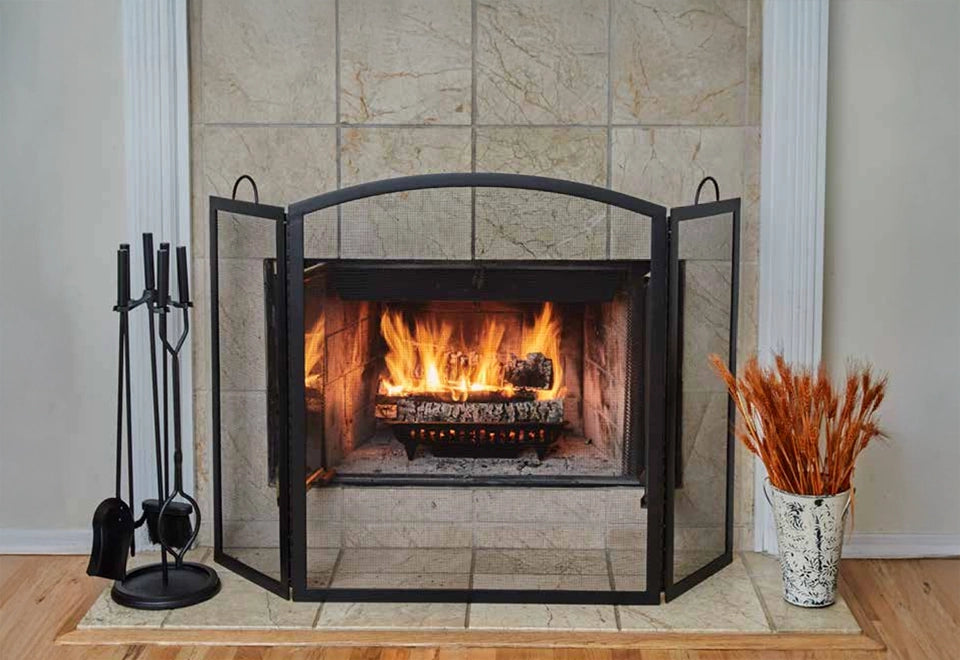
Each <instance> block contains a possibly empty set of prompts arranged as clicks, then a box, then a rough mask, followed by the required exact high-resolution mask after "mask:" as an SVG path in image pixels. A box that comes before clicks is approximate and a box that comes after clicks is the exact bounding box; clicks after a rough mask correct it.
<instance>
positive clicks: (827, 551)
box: [766, 479, 850, 607]
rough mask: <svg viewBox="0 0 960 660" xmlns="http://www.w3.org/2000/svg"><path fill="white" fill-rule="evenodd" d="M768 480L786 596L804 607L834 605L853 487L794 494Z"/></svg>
mask: <svg viewBox="0 0 960 660" xmlns="http://www.w3.org/2000/svg"><path fill="white" fill-rule="evenodd" d="M766 485H767V486H768V488H769V490H768V492H767V499H768V500H770V504H771V506H772V507H773V516H774V519H775V520H776V521H777V545H778V546H779V550H780V569H781V571H782V572H783V598H784V599H785V600H786V601H787V602H788V603H792V604H794V605H799V606H800V607H826V606H827V605H832V604H833V603H834V601H835V600H836V598H837V577H838V573H839V570H840V553H841V551H842V550H843V530H844V527H845V523H846V519H847V509H848V508H849V506H850V491H849V490H848V491H845V492H843V493H838V494H836V495H795V494H793V493H788V492H786V491H783V490H780V489H779V488H776V487H775V486H773V485H772V484H770V481H769V479H768V480H767V484H766ZM771 492H772V495H771Z"/></svg>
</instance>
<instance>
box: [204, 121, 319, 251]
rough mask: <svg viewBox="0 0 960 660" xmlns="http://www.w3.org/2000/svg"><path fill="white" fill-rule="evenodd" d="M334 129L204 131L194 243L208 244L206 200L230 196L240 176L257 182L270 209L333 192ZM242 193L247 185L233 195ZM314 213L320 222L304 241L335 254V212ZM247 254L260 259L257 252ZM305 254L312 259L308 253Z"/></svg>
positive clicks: (245, 194)
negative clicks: (245, 176)
mask: <svg viewBox="0 0 960 660" xmlns="http://www.w3.org/2000/svg"><path fill="white" fill-rule="evenodd" d="M335 131H336V129H335V128H325V127H314V126H206V127H204V128H203V138H202V149H203V156H202V157H203V163H202V177H201V179H200V181H199V182H197V181H195V190H197V191H198V193H199V194H200V195H201V199H200V200H199V203H200V212H199V213H198V212H197V211H196V210H195V211H194V213H195V223H194V227H193V231H194V236H193V238H194V244H195V245H206V244H207V242H208V240H209V231H208V226H207V221H206V218H207V213H208V209H209V206H208V202H207V196H208V195H217V196H220V197H230V195H231V193H232V191H233V184H234V182H235V181H236V179H237V177H239V176H240V175H241V174H249V175H250V176H252V177H253V179H254V180H255V181H256V182H257V188H258V190H259V193H260V202H261V203H263V204H271V205H275V206H287V205H288V204H291V203H293V202H296V201H300V200H301V199H305V198H308V197H312V196H313V195H318V194H320V193H323V192H328V191H330V190H333V189H334V188H336V186H337V161H336V151H337V148H336V140H337V138H336V132H335ZM241 195H242V199H252V194H251V193H250V191H249V188H247V187H246V186H244V188H243V191H242V192H241V193H238V196H241ZM316 215H317V216H318V217H319V219H318V220H314V221H313V222H312V223H311V226H309V227H307V228H306V229H305V240H306V239H310V240H309V241H307V245H309V246H311V249H313V250H319V251H321V252H325V253H335V252H336V235H337V231H336V230H337V226H336V212H335V211H332V212H331V211H325V212H323V213H320V214H316ZM312 217H313V216H312ZM311 232H312V233H311ZM252 246H254V247H255V246H257V244H256V243H253V244H252ZM241 256H250V255H241ZM252 256H258V257H262V256H265V255H264V254H263V253H262V252H257V253H255V254H254V255H252ZM306 256H308V257H310V256H313V255H312V254H311V253H310V252H308V253H306ZM321 256H322V255H321Z"/></svg>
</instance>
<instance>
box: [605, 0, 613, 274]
mask: <svg viewBox="0 0 960 660" xmlns="http://www.w3.org/2000/svg"><path fill="white" fill-rule="evenodd" d="M612 124H613V0H607V126H606V132H607V154H606V156H607V163H606V165H607V167H606V170H607V186H606V187H607V188H608V189H611V190H612V189H613V128H611V126H612ZM612 214H613V209H611V208H610V205H609V204H607V237H606V243H607V244H606V255H607V259H609V258H610V253H611V251H612V249H613V248H612V238H613V218H612Z"/></svg>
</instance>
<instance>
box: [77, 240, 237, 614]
mask: <svg viewBox="0 0 960 660" xmlns="http://www.w3.org/2000/svg"><path fill="white" fill-rule="evenodd" d="M176 254H177V284H178V294H179V296H178V298H179V299H178V300H173V299H172V298H171V297H170V293H169V283H170V245H169V244H168V243H161V244H160V249H159V250H157V252H156V273H154V249H153V235H152V234H144V235H143V255H144V263H143V267H144V271H143V272H144V285H145V288H144V291H143V294H142V295H141V296H140V297H139V298H137V299H132V298H131V297H130V246H129V245H127V244H121V245H120V248H119V250H117V304H116V305H115V306H114V308H113V309H114V311H116V312H118V313H119V317H120V330H119V349H118V354H119V357H118V365H119V366H118V376H117V383H118V385H117V436H116V477H115V483H114V496H113V497H110V498H107V499H105V500H104V501H103V502H101V503H100V505H99V506H98V507H97V509H96V511H95V513H94V516H93V549H92V551H91V554H90V563H89V565H88V566H87V574H89V575H96V576H99V577H106V578H111V579H113V580H115V583H114V586H113V589H112V590H111V596H112V597H113V599H114V600H115V601H116V602H117V603H120V604H121V605H126V606H128V607H134V608H138V609H171V608H177V607H185V606H187V605H193V604H196V603H200V602H203V601H205V600H207V599H209V598H212V597H213V596H214V595H216V594H217V592H218V591H219V590H220V579H219V577H218V576H217V573H216V571H214V570H213V569H212V568H210V567H209V566H205V565H203V564H198V563H194V562H185V561H184V560H183V559H184V555H185V554H186V553H187V551H188V550H189V549H190V548H191V546H192V545H193V543H194V541H196V538H197V535H198V534H199V532H200V508H199V506H198V504H197V502H196V500H195V499H193V497H191V496H190V495H189V494H188V493H186V492H185V491H184V489H183V446H182V436H181V388H180V385H181V382H180V380H181V375H180V349H181V348H182V347H183V343H184V341H185V340H186V338H187V333H188V332H189V330H190V322H189V321H190V318H189V316H190V314H189V310H190V307H191V306H192V304H191V302H190V293H189V283H188V279H187V251H186V248H185V247H182V246H181V247H178V248H177V249H176ZM141 306H142V307H143V308H144V309H146V310H147V317H148V327H149V331H150V380H151V394H152V402H153V430H154V453H155V461H156V487H157V497H156V498H151V499H146V500H144V501H143V502H142V504H141V509H142V512H141V515H140V517H139V518H136V519H135V518H134V514H133V506H134V503H133V422H132V410H131V405H130V404H131V383H130V312H132V311H134V310H136V309H137V308H139V307H141ZM176 310H180V313H181V317H182V329H181V330H180V333H179V335H178V336H175V337H170V336H168V327H167V320H168V319H167V316H168V314H171V313H175V312H176ZM154 317H156V318H154ZM158 337H159V343H160V346H159V348H160V351H161V359H160V365H159V366H160V368H159V372H160V373H159V378H158V364H157V363H158V360H157V340H158ZM168 383H169V386H168ZM171 407H172V410H173V419H172V425H173V429H172V434H173V487H172V488H171V484H170V476H171V470H170V443H169V438H170V434H171V428H170V424H171V420H170V415H169V409H170V408H171ZM161 409H162V411H163V412H162V415H161ZM124 412H126V417H124ZM124 428H125V429H126V436H127V438H126V445H127V450H126V451H127V461H126V463H127V486H128V490H127V497H128V500H129V501H128V502H124V501H123V498H122V489H121V481H122V472H123V460H122V454H123V444H124V442H123V434H124ZM191 514H192V515H194V516H195V522H194V523H191V520H190V517H191ZM143 524H146V525H147V533H148V536H149V538H150V541H151V542H153V543H159V544H160V548H161V550H160V561H159V562H158V563H154V564H147V565H145V566H141V567H139V568H136V569H134V570H131V571H129V572H128V571H127V558H128V556H131V557H132V556H135V554H136V547H135V543H134V531H135V530H136V529H137V528H139V527H141V526H142V525H143Z"/></svg>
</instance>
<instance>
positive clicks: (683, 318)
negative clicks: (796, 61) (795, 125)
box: [210, 174, 739, 604]
mask: <svg viewBox="0 0 960 660" xmlns="http://www.w3.org/2000/svg"><path fill="white" fill-rule="evenodd" d="M701 187H702V186H701ZM699 194H700V191H699V189H698V191H697V196H698V197H699ZM717 197H718V198H719V190H717ZM698 201H699V200H698ZM210 221H211V272H210V276H211V295H212V301H211V302H212V304H211V306H210V312H211V322H212V323H211V328H212V335H211V345H212V364H211V370H212V375H213V381H212V390H213V401H212V408H211V418H212V422H213V451H214V462H213V464H214V475H213V476H214V498H215V502H214V505H215V516H214V518H215V530H214V531H215V554H216V559H217V561H218V562H220V563H221V564H223V565H224V566H226V567H227V568H230V569H232V570H235V571H236V572H238V573H240V574H241V575H244V576H245V577H248V578H249V579H251V580H252V581H254V582H256V583H257V584H259V585H261V586H262V587H264V588H267V589H270V590H273V591H275V592H276V593H279V594H282V595H284V596H285V597H291V596H292V597H293V598H294V599H298V600H427V601H431V600H434V601H460V600H468V601H474V602H571V603H649V604H652V603H658V602H660V599H661V595H662V594H666V597H667V598H672V597H674V596H676V595H678V594H679V593H682V591H684V590H686V589H687V588H689V587H690V586H692V585H693V584H696V583H697V582H699V581H701V580H703V579H705V578H706V577H708V576H709V575H710V574H712V573H713V572H715V571H716V570H719V568H721V567H722V566H724V565H726V564H727V563H729V561H730V560H731V557H732V536H731V533H732V503H731V500H732V486H733V479H732V470H733V461H732V457H733V453H732V452H733V442H732V437H731V431H730V429H731V423H732V420H733V417H732V414H733V413H732V408H731V407H730V405H729V401H728V400H727V398H726V395H725V394H723V391H722V387H721V386H720V385H719V384H717V385H716V386H714V384H713V383H712V382H711V380H710V378H709V375H708V374H707V375H706V376H705V374H704V373H703V372H704V368H705V365H706V355H707V354H708V353H711V352H718V353H721V354H724V355H727V356H728V358H729V362H730V364H735V346H736V308H737V300H736V290H737V279H738V276H737V261H738V233H739V232H738V226H739V200H738V199H732V200H722V201H721V200H719V199H718V201H716V202H709V203H695V204H694V205H692V206H689V207H683V208H675V209H673V210H672V211H671V212H670V213H669V214H668V211H667V209H665V208H663V207H660V206H658V205H656V204H652V203H650V202H646V201H644V200H641V199H638V198H635V197H630V196H627V195H623V194H620V193H616V192H613V191H609V190H605V189H601V188H596V187H593V186H588V185H584V184H579V183H575V182H570V181H561V180H555V179H546V178H541V177H530V176H522V175H504V174H450V175H425V176H419V177H407V178H403V179H392V180H385V181H379V182H373V183H370V184H364V185H361V186H355V187H353V188H347V189H343V190H338V191H335V192H331V193H327V194H324V195H320V196H318V197H315V198H311V199H309V200H305V201H303V202H299V203H295V204H292V205H291V206H290V207H288V208H287V209H283V208H280V207H273V206H268V205H265V204H260V203H259V201H258V200H256V199H255V201H254V202H252V203H251V202H243V201H238V200H233V199H224V198H211V212H210ZM483 222H486V223H487V224H489V223H490V222H522V223H526V224H529V225H531V226H535V227H538V228H539V229H538V232H539V234H538V237H537V240H539V241H542V242H543V244H544V245H545V246H547V248H546V249H545V250H544V251H543V252H544V254H539V253H537V251H536V250H532V249H531V248H530V244H525V245H522V246H520V247H521V248H522V249H521V250H519V252H517V253H515V254H511V253H510V250H507V251H506V252H507V253H506V254H491V253H489V251H488V249H487V246H488V245H489V244H485V243H484V239H483V235H482V231H481V229H480V226H481V224H480V223H483ZM551 223H566V224H568V225H569V224H571V223H573V224H574V225H575V226H578V227H583V228H585V231H589V232H590V236H594V235H597V236H601V237H603V242H604V247H603V248H602V249H599V250H598V249H594V248H596V247H597V245H599V243H597V245H594V247H593V248H590V247H588V249H586V250H585V251H583V252H582V253H574V254H567V255H566V256H565V257H564V258H557V257H558V254H559V253H562V252H563V251H564V250H568V247H565V246H563V245H560V243H561V242H562V240H563V239H560V240H559V241H558V240H557V239H556V238H555V237H554V236H552V235H551V234H550V232H549V226H550V225H551ZM398 228H401V229H402V231H401V230H399V229H398ZM411 231H412V232H413V233H412V235H411V233H410V232H411ZM391 232H394V233H391ZM591 240H592V239H590V238H586V239H584V243H585V244H586V245H588V246H589V245H590V241H591ZM324 246H326V247H324ZM388 248H389V249H388ZM384 252H390V254H384Z"/></svg>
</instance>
